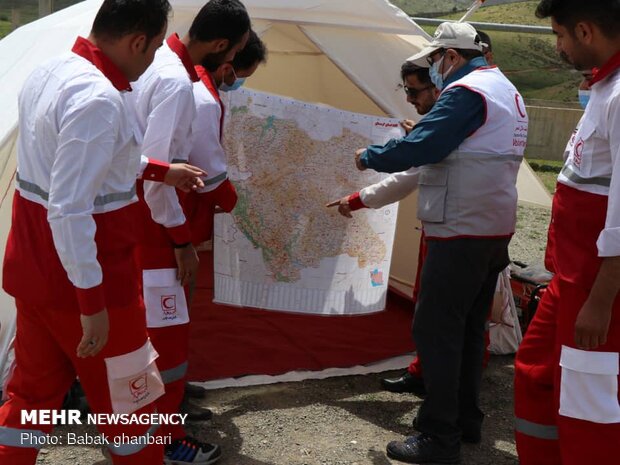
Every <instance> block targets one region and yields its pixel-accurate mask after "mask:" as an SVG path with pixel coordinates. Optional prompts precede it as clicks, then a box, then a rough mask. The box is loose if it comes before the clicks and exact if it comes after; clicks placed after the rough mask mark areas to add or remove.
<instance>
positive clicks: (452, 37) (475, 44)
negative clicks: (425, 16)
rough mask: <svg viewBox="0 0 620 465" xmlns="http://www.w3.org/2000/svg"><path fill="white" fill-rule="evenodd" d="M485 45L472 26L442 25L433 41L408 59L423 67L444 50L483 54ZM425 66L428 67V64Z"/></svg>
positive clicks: (467, 24) (448, 23)
mask: <svg viewBox="0 0 620 465" xmlns="http://www.w3.org/2000/svg"><path fill="white" fill-rule="evenodd" d="M483 45H486V44H484V43H483V42H482V41H481V40H480V36H479V35H478V33H477V32H476V29H475V28H474V27H473V26H472V25H471V24H469V23H452V22H446V23H441V24H440V25H439V26H438V27H437V30H436V31H435V35H434V36H433V40H432V41H431V42H430V43H429V44H428V45H427V46H426V47H424V48H423V49H422V50H421V51H419V52H418V53H416V54H415V55H412V56H410V57H409V58H407V61H412V62H414V63H416V64H420V65H422V63H423V62H424V63H426V57H427V56H429V55H431V54H432V53H433V52H436V51H437V50H439V49H442V48H458V49H463V50H478V51H479V52H482V47H483ZM425 66H428V63H426V64H425Z"/></svg>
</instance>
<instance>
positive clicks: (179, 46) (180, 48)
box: [166, 32, 199, 82]
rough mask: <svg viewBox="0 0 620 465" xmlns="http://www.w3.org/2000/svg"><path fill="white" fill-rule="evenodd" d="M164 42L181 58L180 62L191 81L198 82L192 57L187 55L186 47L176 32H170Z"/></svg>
mask: <svg viewBox="0 0 620 465" xmlns="http://www.w3.org/2000/svg"><path fill="white" fill-rule="evenodd" d="M166 43H167V44H168V47H170V50H172V51H173V52H174V53H176V54H177V55H178V57H179V58H180V59H181V63H183V66H184V67H185V70H186V71H187V74H189V77H190V79H191V80H192V82H198V79H199V78H198V74H196V70H195V69H194V62H193V61H192V58H191V57H190V56H189V52H188V51H187V47H186V46H185V44H183V42H181V40H180V39H179V36H178V34H177V33H176V32H173V33H172V34H170V37H168V39H167V40H166Z"/></svg>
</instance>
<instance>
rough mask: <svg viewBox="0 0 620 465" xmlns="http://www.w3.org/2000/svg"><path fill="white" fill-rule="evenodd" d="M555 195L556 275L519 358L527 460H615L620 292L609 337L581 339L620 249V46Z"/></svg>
mask: <svg viewBox="0 0 620 465" xmlns="http://www.w3.org/2000/svg"><path fill="white" fill-rule="evenodd" d="M568 148H569V153H568V157H567V159H566V162H565V165H564V168H563V169H562V172H561V174H560V176H559V177H558V185H557V191H556V193H555V196H554V199H553V210H552V219H551V225H550V227H549V242H548V245H547V264H548V265H551V266H552V268H553V270H552V271H554V272H555V273H556V274H555V276H554V278H553V280H552V282H551V285H550V286H549V288H548V290H547V292H546V293H545V294H544V297H543V299H542V301H541V303H540V305H539V308H538V310H537V312H536V315H535V317H534V320H533V321H532V323H531V324H530V326H529V328H528V332H527V333H526V335H525V338H524V340H523V342H522V344H521V347H520V349H519V352H518V354H517V359H516V363H515V369H516V376H515V414H516V417H517V423H516V439H517V450H518V453H519V459H520V463H521V464H523V465H535V464H545V465H547V464H563V465H573V464H575V465H577V464H584V463H592V464H594V463H596V464H597V465H599V464H600V465H605V464H609V465H611V464H615V463H617V461H618V456H620V443H619V442H618V438H619V437H620V404H619V394H618V372H619V364H620V358H619V357H620V354H619V352H620V299H616V302H615V304H614V307H613V313H612V318H611V323H610V325H609V333H608V338H607V342H606V343H605V344H604V345H602V346H599V347H597V348H596V350H590V351H586V350H579V349H577V348H576V346H575V341H574V339H575V335H574V334H575V320H576V318H577V315H578V313H579V311H580V310H581V308H582V306H583V304H584V302H585V301H586V299H587V298H588V296H589V294H590V290H591V289H592V285H593V283H594V281H595V279H596V276H597V275H598V273H599V269H600V266H601V262H602V259H603V258H604V257H617V256H620V53H618V54H616V55H615V56H614V57H613V58H612V59H611V60H610V61H609V62H608V63H607V64H606V65H605V66H603V68H601V70H600V71H599V72H598V73H597V74H596V76H595V78H594V79H593V81H592V94H591V98H590V102H589V103H588V106H587V108H586V112H585V115H584V117H583V119H582V120H581V123H580V125H579V129H578V130H577V133H576V134H575V135H574V142H573V143H572V144H569V146H568Z"/></svg>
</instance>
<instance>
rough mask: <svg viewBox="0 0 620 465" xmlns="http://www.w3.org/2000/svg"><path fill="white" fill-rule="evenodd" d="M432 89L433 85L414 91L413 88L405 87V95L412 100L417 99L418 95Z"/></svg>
mask: <svg viewBox="0 0 620 465" xmlns="http://www.w3.org/2000/svg"><path fill="white" fill-rule="evenodd" d="M431 87H433V85H430V86H426V87H423V88H421V89H414V88H413V87H407V86H403V89H405V93H406V94H407V95H408V96H409V97H411V98H416V97H417V96H418V95H420V94H421V93H422V92H424V91H425V90H428V89H430V88H431Z"/></svg>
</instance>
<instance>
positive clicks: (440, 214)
mask: <svg viewBox="0 0 620 465" xmlns="http://www.w3.org/2000/svg"><path fill="white" fill-rule="evenodd" d="M419 184H420V192H419V194H418V218H419V219H420V220H422V221H427V222H429V223H443V222H444V220H445V206H446V194H447V192H448V186H447V184H448V168H447V167H444V166H432V165H428V166H424V167H423V168H422V169H421V170H420V181H419Z"/></svg>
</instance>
